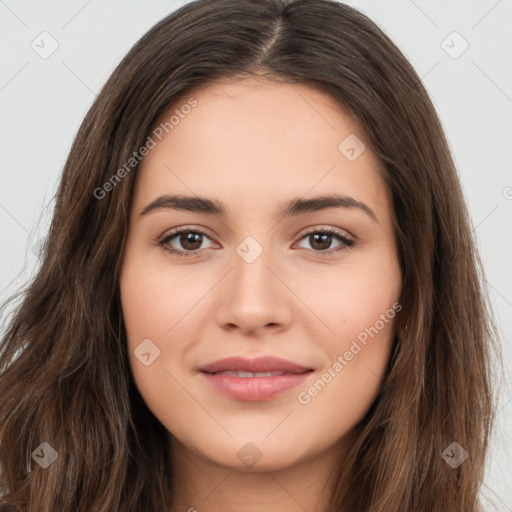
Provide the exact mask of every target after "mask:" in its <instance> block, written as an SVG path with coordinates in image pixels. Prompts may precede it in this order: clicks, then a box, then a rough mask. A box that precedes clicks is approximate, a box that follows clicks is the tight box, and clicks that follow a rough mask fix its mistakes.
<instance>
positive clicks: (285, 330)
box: [120, 78, 401, 512]
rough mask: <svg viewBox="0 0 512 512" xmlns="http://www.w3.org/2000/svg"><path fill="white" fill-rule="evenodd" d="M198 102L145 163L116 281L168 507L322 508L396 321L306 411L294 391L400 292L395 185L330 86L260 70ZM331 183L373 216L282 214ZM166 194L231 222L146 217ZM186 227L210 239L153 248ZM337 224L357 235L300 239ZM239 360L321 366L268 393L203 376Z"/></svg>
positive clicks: (199, 93)
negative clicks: (167, 463) (225, 361)
mask: <svg viewBox="0 0 512 512" xmlns="http://www.w3.org/2000/svg"><path fill="white" fill-rule="evenodd" d="M189 96H193V97H194V98H195V99H196V100H197V102H198V104H197V106H196V107H195V108H194V109H192V110H191V112H190V113H189V114H188V115H187V116H184V118H183V119H180V122H179V124H177V125H176V126H175V127H174V128H173V129H172V131H170V132H169V134H167V135H165V137H163V138H162V140H161V141H160V142H158V144H157V145H156V147H155V148H154V149H152V150H151V151H150V152H149V154H148V155H147V156H146V157H145V158H144V160H143V162H142V163H141V165H140V167H139V170H138V171H137V172H138V176H137V181H136V186H135V190H134V197H133V203H132V210H131V217H130V228H129V233H128V238H127V244H126V247H125V251H124V253H123V261H122V270H121V281H120V286H121V299H122V307H123V314H124V318H125V324H126V329H127V335H128V350H129V354H130V364H131V370H132V372H133V375H134V379H135V382H136V384H137V387H138V389H139V391H140V393H141V395H142V396H143V398H144V400H145V401H146V403H147V405H148V407H149V408H150V410H151V411H152V412H153V414H154V415H155V416H156V417H157V418H158V419H159V421H160V422H161V423H162V424H163V425H164V426H165V427H166V429H167V430H168V431H169V436H170V439H171V445H172V450H171V454H170V457H171V461H172V464H173V467H174V468H175V473H174V474H175V475H176V478H175V480H174V485H173V494H174V497H175V500H176V501H175V504H174V508H173V510H175V511H178V510H180V511H188V510H190V512H192V511H193V510H194V509H195V510H198V511H199V512H211V511H215V510H236V511H237V512H249V511H250V512H262V511H268V510H270V509H273V510H287V511H289V512H294V511H301V512H303V511H304V510H308V511H316V512H323V511H326V510H327V500H328V497H329V492H330V490H331V489H332V483H333V480H332V478H330V476H331V475H332V474H333V469H334V465H335V464H336V463H337V461H339V460H343V456H344V453H346V450H348V449H349V448H350V446H351V444H352V442H353V440H354V437H355V435H356V434H357V430H356V426H357V424H358V422H360V420H361V419H362V418H363V417H364V415H365V413H366V412H367V411H368V409H369V407H370V406H371V404H372V403H373V401H374V400H375V398H376V396H377V393H378V391H379V388H380V386H381V383H382V379H383V376H384V373H385V370H386V367H387V364H388V361H389V356H390V351H391V348H392V344H393V341H394V339H395V335H396V333H395V330H394V323H393V320H388V322H385V323H384V327H383V328H382V329H380V330H379V331H378V334H377V335H375V336H374V337H373V338H369V340H368V343H367V345H366V346H363V345H361V344H359V345H361V346H362V349H361V350H360V351H359V352H358V353H357V354H356V355H354V356H353V358H352V359H351V360H350V361H346V363H347V364H346V365H345V366H344V367H343V369H342V370H341V371H339V372H337V373H336V372H334V373H335V377H333V378H332V379H331V381H330V382H329V383H328V384H326V385H325V387H324V388H323V389H322V390H321V391H320V392H318V393H317V395H316V396H314V397H311V400H310V401H309V402H308V403H307V404H304V403H300V402H299V400H298V394H299V393H300V392H304V390H306V391H307V390H308V388H310V387H311V386H312V385H313V384H314V383H315V382H316V381H317V380H318V379H321V378H322V375H323V374H325V373H326V372H328V369H329V368H331V374H332V365H333V362H335V361H336V359H337V358H338V356H340V355H341V356H342V357H343V354H345V352H346V351H347V350H349V348H350V346H351V343H352V342H353V340H355V339H356V338H357V336H358V335H359V334H360V333H361V332H362V331H364V329H365V328H369V327H370V326H374V325H375V323H376V321H377V320H379V318H382V316H380V315H382V314H383V313H385V312H386V311H387V310H389V309H390V308H391V307H392V305H393V304H394V303H396V302H397V301H398V300H399V296H400V291H401V273H400V267H399V261H398V254H397V247H396V240H395V235H394V230H393V222H392V218H393V217H392V216H393V212H392V207H391V203H390V198H389V193H388V191H387V188H386V186H385V184H384V182H383V180H382V178H381V172H380V170H379V162H378V160H377V158H376V157H375V155H374V154H373V153H372V152H371V151H370V149H369V147H368V144H366V142H365V145H366V149H365V150H364V151H363V152H362V153H361V155H360V156H359V157H358V158H357V159H356V160H354V161H349V160H348V159H347V158H346V156H345V155H344V154H342V152H340V150H339V149H338V146H339V144H340V142H341V141H343V140H344V139H345V137H347V136H348V135H349V134H355V135H356V136H357V137H358V138H359V139H360V140H361V141H363V142H364V141H365V136H364V134H363V133H361V131H360V130H359V129H358V127H357V125H356V124H355V123H354V122H353V121H352V120H351V119H350V118H349V117H348V116H347V115H345V114H344V113H343V112H342V111H341V109H340V108H339V107H338V106H337V104H336V103H335V102H334V100H332V99H331V98H330V97H329V96H327V95H324V94H322V93H320V92H318V91H315V90H314V89H311V88H310V87H308V86H305V85H297V84H294V85H293V86H291V85H288V84H277V83H273V82H267V81H264V80H256V79H254V78H250V79H244V80H238V81H217V82H215V83H214V84H209V85H208V86H207V87H203V88H201V89H196V90H194V91H193V92H192V93H190V94H189V95H188V96H187V97H189ZM185 103H186V101H185V100H184V101H183V102H181V103H179V104H177V106H176V105H173V109H171V111H172V110H174V109H175V108H179V106H180V105H183V104H185ZM166 118H167V119H168V115H167V116H166ZM333 192H337V193H339V194H343V195H347V196H350V197H352V198H354V199H356V200H357V201H360V202H362V203H364V204H365V205H367V206H368V207H369V208H370V209H371V210H372V211H373V212H374V214H375V217H376V220H374V219H372V217H371V216H370V215H368V214H367V213H366V212H365V211H363V210H362V209H360V208H329V209H323V210H320V211H314V212H307V213H302V214H300V215H295V216H290V217H286V218H281V217H280V216H279V208H280V206H281V204H282V203H284V202H285V201H287V200H290V199H292V198H295V197H301V198H304V197H306V198H310V197H313V196H317V195H324V194H331V193H333ZM162 194H184V195H192V196H201V197H208V198H210V199H212V200H213V199H214V200H218V201H222V202H223V203H224V204H225V205H226V208H227V210H228V216H227V217H226V218H223V217H221V216H219V215H211V214H206V213H196V212H189V211H180V210H176V209H171V208H167V209H163V208H162V209H158V210H154V211H152V212H151V213H147V214H145V215H140V212H141V211H142V210H143V209H144V208H145V207H146V206H147V205H148V204H149V203H151V202H152V201H153V200H154V199H155V198H157V197H158V196H160V195H162ZM180 227H187V228H190V230H192V231H193V228H200V229H202V230H204V231H206V232H207V233H208V236H206V237H202V238H201V237H199V239H198V241H197V242H193V243H189V244H188V245H187V239H186V238H184V237H182V238H181V242H180V236H179V235H178V236H175V237H174V238H173V239H172V241H170V242H168V246H171V247H172V248H174V249H176V250H181V251H185V250H187V249H188V250H189V251H190V252H192V253H193V254H191V255H190V256H188V257H179V256H176V255H173V254H170V253H169V252H167V251H166V250H165V249H164V247H162V246H159V245H158V244H157V243H156V241H158V240H159V239H160V238H163V237H164V235H167V234H168V233H169V232H170V231H171V230H172V229H174V228H180ZM329 227H331V228H333V229H335V230H337V231H338V232H339V233H340V234H341V235H342V236H345V237H350V239H352V240H355V241H356V244H355V245H354V246H352V247H348V246H344V245H343V242H341V241H340V240H339V239H337V238H336V236H332V237H331V238H327V241H326V242H325V245H324V248H323V249H322V243H321V240H320V241H317V242H315V239H314V238H313V237H312V236H305V234H306V233H308V234H309V235H312V234H313V233H320V234H321V233H322V232H323V231H322V229H325V228H329ZM316 228H318V229H316ZM189 236H190V235H189ZM248 236H251V237H253V238H254V239H255V240H256V241H257V242H258V244H259V245H260V246H261V248H262V250H263V252H262V253H261V254H260V255H259V257H258V258H256V260H255V261H254V262H252V263H247V261H245V260H244V259H243V258H242V257H241V256H240V255H239V254H238V253H237V251H236V249H237V247H238V246H239V245H240V244H241V242H242V241H243V240H244V239H245V238H246V237H248ZM189 240H190V239H189ZM193 240H194V239H192V241H193ZM183 242H184V243H183ZM194 244H195V245H194ZM191 247H192V249H191ZM340 247H342V250H340V251H338V252H335V250H336V249H339V248H340ZM322 250H323V253H324V256H322V254H320V253H321V252H322ZM194 251H195V252H194ZM329 251H330V253H329V254H327V253H328V252H329ZM325 254H327V255H325ZM144 339H150V340H151V341H152V342H153V343H154V345H155V346H157V347H158V348H159V350H160V355H159V356H158V357H157V358H156V359H154V361H153V362H152V363H151V364H150V365H148V366H145V365H144V364H142V363H141V361H140V360H139V359H138V358H137V357H136V356H135V355H134V350H135V349H136V348H137V346H138V345H139V344H140V343H141V342H142V340H144ZM231 355H244V356H246V357H248V358H254V357H257V356H260V355H275V356H278V357H282V358H284V359H288V360H291V361H293V362H296V363H298V364H302V365H303V366H306V367H312V368H314V370H315V371H314V372H312V373H311V374H310V375H309V376H308V379H307V380H306V381H305V383H304V384H302V385H300V386H299V387H297V388H294V389H291V390H288V391H286V392H284V393H282V394H281V395H279V396H277V397H275V398H272V399H270V400H264V401H244V400H235V399H233V398H229V397H227V396H225V395H223V394H220V393H219V392H217V391H215V390H213V389H212V388H210V387H209V386H208V385H207V384H205V382H204V379H203V378H202V375H201V374H199V373H198V368H199V367H200V366H202V365H205V364H207V363H210V362H212V361H215V360H218V359H221V358H224V357H227V356H231ZM249 442H250V443H252V444H253V445H254V446H255V447H256V448H257V451H258V452H259V454H260V455H261V458H260V459H259V460H258V461H257V462H256V463H255V464H253V465H247V464H244V463H243V462H242V461H241V459H240V458H239V456H237V454H238V452H239V451H240V450H241V449H242V448H243V447H244V446H245V445H246V444H247V443H249ZM245 449H246V450H247V449H249V448H247V447H246V448H245ZM251 449H252V450H254V449H253V448H251ZM269 506H270V507H271V508H270V509H269Z"/></svg>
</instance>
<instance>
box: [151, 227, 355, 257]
mask: <svg viewBox="0 0 512 512" xmlns="http://www.w3.org/2000/svg"><path fill="white" fill-rule="evenodd" d="M182 233H194V234H200V235H204V236H206V237H207V238H210V236H209V235H208V233H206V232H205V231H203V230H201V229H199V228H193V229H192V228H186V227H185V228H180V229H177V230H175V231H172V232H170V233H168V234H167V235H165V236H164V237H163V238H161V239H159V240H157V242H156V245H158V246H160V247H162V248H163V249H164V250H165V251H167V252H168V253H170V254H173V255H175V256H179V257H182V256H184V257H187V256H196V255H197V253H198V252H199V250H195V251H178V250H176V249H172V248H170V247H169V246H168V245H167V244H168V243H169V242H170V241H171V240H172V239H173V238H176V237H177V236H178V235H181V234H182ZM313 234H322V235H330V236H334V237H336V238H337V239H338V240H339V241H340V242H341V244H342V245H340V247H339V248H337V249H334V250H329V249H327V250H324V251H315V250H314V249H310V250H312V251H313V252H314V253H316V254H318V255H320V256H322V257H327V256H329V255H332V254H333V253H339V252H340V251H343V250H346V249H350V248H352V247H353V246H354V245H356V241H355V240H352V239H350V238H347V237H346V236H343V235H342V234H341V233H340V232H339V231H337V230H335V229H333V228H322V229H315V230H311V231H309V232H307V233H305V234H304V235H302V237H301V238H300V240H303V239H304V238H306V237H308V236H310V235H313Z"/></svg>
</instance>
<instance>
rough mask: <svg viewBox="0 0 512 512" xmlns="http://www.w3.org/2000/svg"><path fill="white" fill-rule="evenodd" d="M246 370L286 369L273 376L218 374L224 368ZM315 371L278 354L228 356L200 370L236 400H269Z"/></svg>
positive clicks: (214, 386)
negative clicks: (245, 357) (258, 356)
mask: <svg viewBox="0 0 512 512" xmlns="http://www.w3.org/2000/svg"><path fill="white" fill-rule="evenodd" d="M237 370H239V371H247V372H253V373H256V372H272V371H281V372H286V373H285V374H284V375H276V376H273V377H236V376H233V375H215V374H214V372H222V371H237ZM312 371H313V370H312V369H311V368H305V367H304V366H301V365H298V364H296V363H292V362H291V361H286V360H285V359H280V358H277V357H270V356H267V357H260V358H257V359H244V358H242V357H228V358H225V359H221V360H219V361H215V362H214V363H211V364H208V365H206V366H204V367H202V368H201V369H200V374H201V375H203V376H204V378H205V379H206V382H207V383H208V384H209V385H210V386H211V387H212V388H213V389H215V390H216V391H219V392H220V393H223V394H225V395H227V396H229V397H231V398H235V399H237V400H248V401H258V400H268V399H270V398H273V397H274V396H276V395H278V394H279V393H282V392H284V391H286V390H288V389H291V388H294V387H296V386H298V385H299V384H301V383H302V382H303V381H304V380H305V379H307V378H308V377H309V375H310V374H311V372H312Z"/></svg>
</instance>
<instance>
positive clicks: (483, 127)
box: [0, 0, 512, 512]
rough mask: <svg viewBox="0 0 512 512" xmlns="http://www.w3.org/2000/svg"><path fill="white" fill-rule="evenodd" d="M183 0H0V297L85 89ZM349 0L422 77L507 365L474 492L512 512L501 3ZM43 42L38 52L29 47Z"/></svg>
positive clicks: (43, 204) (49, 188)
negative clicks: (458, 183) (448, 153)
mask: <svg viewBox="0 0 512 512" xmlns="http://www.w3.org/2000/svg"><path fill="white" fill-rule="evenodd" d="M184 3H186V2H183V1H181V2H176V1H174V2H173V1H169V0H168V1H163V0H150V1H145V2H142V1H133V0H132V1H126V0H124V1H119V0H117V1H109V2H105V1H103V2H100V1H99V0H88V1H87V0H72V1H70V0H66V1H65V0H60V1H56V0H53V1H47V2H38V1H36V0H27V1H23V2H22V1H16V0H0V64H1V66H0V112H1V117H0V119H1V123H0V236H1V238H0V240H1V243H0V301H3V300H4V299H5V298H7V296H8V295H10V294H11V293H12V292H14V291H15V290H16V289H17V288H18V287H19V286H21V285H22V284H24V283H25V282H26V281H27V279H29V278H30V276H32V275H33V273H34V269H35V268H36V266H37V262H38V258H37V255H38V247H39V245H40V241H41V239H42V238H44V236H45V230H46V229H47V227H48V223H49V218H50V214H51V206H52V205H51V203H50V201H51V198H52V196H53V194H54V192H55V189H56V185H57V182H58V178H59V174H60V172H61V170H62V168H63V165H64V162H65V158H66V156H67V154H68V152H69V149H70V146H71V142H72V140H73V137H74V135H75V133H76V131H77V129H78V127H79V125H80V123H81V121H82V119H83V116H84V115H85V113H86V111H87V109H88V108H89V107H90V106H91V104H92V102H93V100H94V98H95V95H96V93H97V92H98V91H99V90H100V88H101V86H102V84H103V83H104V82H105V80H106V79H107V78H108V76H109V75H110V73H111V72H112V70H113V69H114V67H115V66H116V65H117V63H118V62H119V61H120V59H121V58H122V57H123V56H124V54H125V53H126V52H127V51H128V49H129V48H130V47H131V46H132V45H133V44H134V43H135V42H136V41H137V40H138V39H139V37H140V36H142V35H143V34H144V33H145V32H146V31H147V30H148V29H149V28H150V27H151V26H152V25H153V24H154V23H155V22H157V21H159V20H160V19H161V18H163V17H164V16H165V15H167V14H168V13H170V12H171V11H173V10H174V9H176V8H177V7H179V6H181V5H183V4H184ZM347 3H350V4H351V5H353V6H354V7H356V8H358V9H360V10H361V11H363V12H364V13H365V14H367V15H368V16H369V17H370V18H371V19H372V20H373V21H375V22H376V23H377V24H378V25H379V26H380V27H381V28H382V29H383V30H384V31H385V32H386V33H387V34H388V35H389V36H390V37H391V39H392V40H393V41H394V42H395V43H396V44H397V45H398V46H399V47H400V48H401V50H402V51H403V52H404V53H405V55H406V56H407V57H408V58H409V60H410V61H411V63H412V64H413V66H414V67H415V69H416V70H417V72H418V74H419V76H420V77H422V79H423V81H424V84H425V86H426V88H427V90H428V91H429V93H430V95H431V98H432V100H433V102H434V105H435V106H436V109H437V111H438V113H439V116H440V118H441V122H442V124H443V126H444V128H445V131H446V134H447V137H448V140H449V142H450V146H451V149H452V152H453V156H454V158H455V162H456V164H457V167H458V169H459V173H460V176H461V180H462V185H463V189H464V192H465V195H466V198H467V201H468V204H469V208H470V212H471V216H472V221H473V225H474V231H475V233H476V236H477V240H478V243H479V247H480V250H481V254H482V257H483V260H484V264H485V267H486V273H487V282H488V289H489V294H490V296H491V300H492V304H493V307H494V309H495V314H496V319H497V323H498V326H499V329H500V333H501V338H502V343H503V356H504V366H505V374H504V375H503V376H500V379H499V385H500V400H499V408H498V410H499V413H498V428H497V430H496V432H495V435H494V438H493V442H492V448H491V451H492V454H491V462H490V465H489V472H488V474H487V478H486V485H485V487H484V489H483V494H484V495H485V496H487V497H489V499H492V500H493V501H494V503H495V506H496V510H500V511H510V512H512V448H511V446H510V439H511V435H510V433H511V432H512V428H511V427H512V392H511V389H510V383H511V381H512V379H511V368H510V361H511V353H512V336H511V334H512V314H511V313H512V274H511V272H510V267H509V265H510V263H511V262H512V242H511V233H512V229H511V227H512V222H511V220H512V172H511V169H512V166H511V162H512V136H511V135H512V58H511V53H512V52H511V49H512V29H511V28H510V27H512V0H499V1H496V0H479V1H475V0H473V1H463V0H459V1H441V0H436V1H426V0H414V1H413V0H393V1H388V2H383V1H378V0H357V1H356V0H354V1H352V2H347ZM43 31H47V32H48V33H49V34H50V36H40V34H41V33H42V32H43ZM454 31H455V32H457V33H458V34H453V32H454ZM42 39H43V42H41V40H42ZM52 40H55V41H56V43H53V41H52ZM51 44H58V48H57V49H56V50H55V52H54V53H53V54H51V55H50V56H48V57H47V58H42V57H41V56H40V54H38V53H36V51H35V49H33V48H32V46H31V45H34V46H35V47H36V48H37V50H38V51H39V52H40V53H41V52H43V51H48V50H49V49H51ZM36 45H39V47H37V46H36ZM466 45H468V47H467V49H466V50H465V51H463V50H464V48H465V47H466ZM2 320H3V321H5V318H4V319H2ZM468 462H469V460H468ZM468 462H466V463H468Z"/></svg>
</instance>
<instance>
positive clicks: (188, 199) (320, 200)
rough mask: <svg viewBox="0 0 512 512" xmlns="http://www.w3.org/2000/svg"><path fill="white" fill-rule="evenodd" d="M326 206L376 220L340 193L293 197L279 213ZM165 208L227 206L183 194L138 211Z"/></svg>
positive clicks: (218, 211) (213, 210) (220, 209)
mask: <svg viewBox="0 0 512 512" xmlns="http://www.w3.org/2000/svg"><path fill="white" fill-rule="evenodd" d="M328 208H344V209H359V210H361V211H363V212H365V213H366V214H367V215H368V216H369V217H370V218H371V219H372V220H373V221H374V222H377V216H376V215H375V213H374V212H373V210H372V209H371V208H370V207H369V206H367V205H366V204H364V203H362V202H361V201H358V200H356V199H354V198H353V197H349V196H344V195H340V194H329V195H323V196H316V197H311V198H308V199H306V198H304V197H296V198H293V199H291V200H289V201H287V202H285V203H284V204H283V205H282V206H281V208H280V215H281V217H290V216H294V215H300V214H302V213H308V212H316V211H320V210H326V209H328ZM165 209H172V210H184V211H189V212H196V213H206V214H209V215H218V216H221V217H227V208H226V206H225V205H224V204H223V203H222V202H221V201H218V200H216V199H208V198H206V197H199V196H184V195H162V196H159V197H157V198H156V199H155V200H154V201H152V202H151V203H149V204H148V205H147V206H146V207H145V208H144V209H143V210H142V211H141V212H140V216H142V215H147V214H148V213H151V212H154V211H157V210H165Z"/></svg>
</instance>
